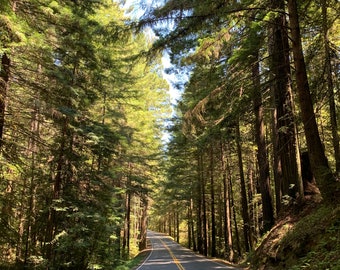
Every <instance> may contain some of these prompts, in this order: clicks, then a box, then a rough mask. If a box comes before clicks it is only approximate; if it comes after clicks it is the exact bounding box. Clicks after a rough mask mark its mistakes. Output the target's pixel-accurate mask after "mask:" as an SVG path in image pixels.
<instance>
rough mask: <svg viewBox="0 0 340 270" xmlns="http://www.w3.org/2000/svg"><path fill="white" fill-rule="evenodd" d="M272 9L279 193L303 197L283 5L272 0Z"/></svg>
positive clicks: (272, 59)
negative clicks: (280, 176)
mask: <svg viewBox="0 0 340 270" xmlns="http://www.w3.org/2000/svg"><path fill="white" fill-rule="evenodd" d="M271 7H272V8H273V10H278V13H277V14H276V16H275V18H274V19H273V22H272V24H271V41H270V44H269V52H270V59H271V68H270V69H271V71H272V78H273V82H272V91H273V97H274V104H275V109H276V127H275V129H276V131H275V134H277V136H278V137H277V144H274V147H277V149H276V151H275V152H276V154H277V155H278V158H279V160H280V165H281V172H282V178H281V180H282V181H276V182H281V183H280V189H281V194H282V196H285V195H289V196H290V197H295V196H296V194H297V193H298V194H299V195H300V196H303V188H302V179H301V172H300V170H299V166H298V164H299V161H298V158H299V155H298V147H297V136H296V131H295V130H296V127H295V120H294V112H293V97H292V90H291V70H290V61H289V43H288V33H287V21H286V16H285V14H284V1H283V0H272V1H271Z"/></svg>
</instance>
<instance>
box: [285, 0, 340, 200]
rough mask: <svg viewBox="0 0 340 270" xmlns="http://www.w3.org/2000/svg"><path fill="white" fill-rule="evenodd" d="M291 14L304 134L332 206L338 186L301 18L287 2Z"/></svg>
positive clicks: (291, 2) (314, 169)
mask: <svg viewBox="0 0 340 270" xmlns="http://www.w3.org/2000/svg"><path fill="white" fill-rule="evenodd" d="M288 12H289V21H290V29H291V37H292V50H293V57H294V66H295V77H296V84H297V92H298V97H299V103H300V109H301V118H302V122H303V127H304V131H305V136H306V141H307V147H308V152H309V157H310V162H311V168H312V172H313V174H314V176H315V179H316V181H317V183H318V185H319V188H320V191H321V194H322V195H323V198H324V199H325V200H327V201H329V202H333V203H334V202H335V201H336V202H338V201H339V197H338V196H337V195H338V194H339V184H338V183H337V182H336V179H335V177H334V175H333V173H332V171H331V169H330V167H329V165H328V160H327V158H326V155H325V151H324V148H323V145H322V142H321V139H320V135H319V131H318V126H317V123H316V118H315V114H314V109H313V102H312V97H311V94H310V89H309V83H308V77H307V71H306V64H305V60H304V56H303V50H302V42H301V34H300V26H299V15H298V11H297V3H296V0H288Z"/></svg>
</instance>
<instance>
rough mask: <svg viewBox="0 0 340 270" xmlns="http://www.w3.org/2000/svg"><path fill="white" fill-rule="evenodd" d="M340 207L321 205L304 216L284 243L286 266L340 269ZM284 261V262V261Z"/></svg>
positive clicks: (282, 251)
mask: <svg viewBox="0 0 340 270" xmlns="http://www.w3.org/2000/svg"><path fill="white" fill-rule="evenodd" d="M339 218H340V209H339V207H337V208H330V207H329V206H321V207H318V209H317V210H316V211H315V212H313V213H311V214H310V215H307V216H306V217H304V218H302V219H301V220H300V221H299V222H298V223H297V224H296V225H295V226H294V228H293V229H291V230H290V231H289V232H288V233H287V234H286V235H285V237H284V238H283V239H282V241H281V243H280V249H279V251H278V259H279V260H282V261H284V263H285V269H292V270H293V269H337V267H338V266H339V262H340V257H339V252H340V245H339V244H340V243H339V233H340V224H339ZM282 264H283V263H282Z"/></svg>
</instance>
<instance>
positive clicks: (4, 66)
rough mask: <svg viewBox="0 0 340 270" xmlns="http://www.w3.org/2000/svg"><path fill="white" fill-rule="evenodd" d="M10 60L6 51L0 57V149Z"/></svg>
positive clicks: (0, 146)
mask: <svg viewBox="0 0 340 270" xmlns="http://www.w3.org/2000/svg"><path fill="white" fill-rule="evenodd" d="M10 64H11V61H10V59H9V57H8V56H7V54H6V53H4V54H3V55H2V57H1V67H0V149H1V148H2V145H3V133H4V126H5V109H6V96H7V90H8V83H9V76H10Z"/></svg>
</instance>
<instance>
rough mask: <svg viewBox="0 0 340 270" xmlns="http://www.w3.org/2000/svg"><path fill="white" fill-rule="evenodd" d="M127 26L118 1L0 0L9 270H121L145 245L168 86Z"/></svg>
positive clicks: (1, 202) (2, 185) (1, 175)
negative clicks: (146, 57) (147, 217)
mask: <svg viewBox="0 0 340 270" xmlns="http://www.w3.org/2000/svg"><path fill="white" fill-rule="evenodd" d="M128 20H129V18H128V17H127V16H126V15H124V10H123V9H122V8H121V6H120V4H119V3H118V2H114V1H109V0H103V1H71V0H70V1H69V0H60V1H59V0H56V1H45V0H30V1H24V0H11V1H9V0H3V1H0V58H1V65H0V151H1V161H0V232H1V233H0V267H1V268H2V267H7V268H6V269H11V268H10V267H12V268H13V269H23V268H27V269H33V268H34V269H114V267H116V266H118V265H119V264H120V263H121V261H122V260H126V259H129V258H130V256H131V255H133V254H135V253H136V252H137V251H138V248H141V249H142V248H144V247H145V245H146V242H145V241H146V239H145V237H146V211H147V207H148V199H147V197H148V193H149V191H150V188H151V187H152V183H153V182H154V181H155V180H156V179H157V177H158V174H159V170H158V167H159V166H160V165H161V162H160V161H161V160H162V155H161V147H162V142H161V136H162V122H163V119H164V118H165V117H166V115H167V113H168V103H169V102H168V98H167V89H168V85H167V83H166V82H165V81H164V80H163V79H162V76H161V62H160V58H159V57H155V58H154V60H153V61H152V62H149V63H148V64H146V60H145V59H144V58H143V57H141V56H140V55H138V54H139V52H140V50H147V49H148V47H150V42H151V41H150V40H149V38H147V37H146V36H145V35H144V34H143V33H140V34H136V33H133V32H132V31H131V30H129V29H128V27H127V26H128V23H127V21H128ZM138 245H139V247H138Z"/></svg>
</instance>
